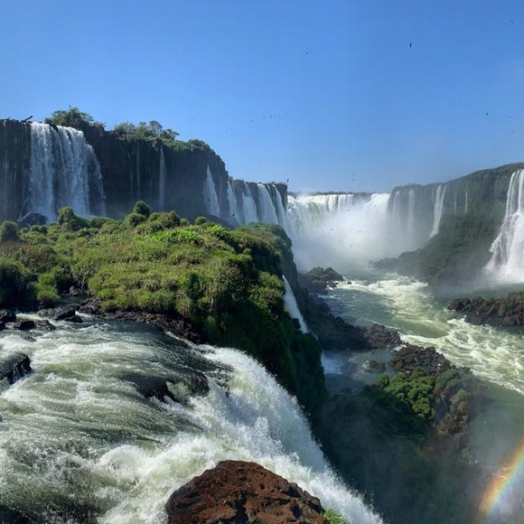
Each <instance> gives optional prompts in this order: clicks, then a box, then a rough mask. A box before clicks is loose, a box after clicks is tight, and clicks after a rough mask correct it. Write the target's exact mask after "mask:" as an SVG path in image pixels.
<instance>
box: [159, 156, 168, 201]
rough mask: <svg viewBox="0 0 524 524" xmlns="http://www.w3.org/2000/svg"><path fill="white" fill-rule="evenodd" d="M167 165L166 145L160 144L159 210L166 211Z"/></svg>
mask: <svg viewBox="0 0 524 524" xmlns="http://www.w3.org/2000/svg"><path fill="white" fill-rule="evenodd" d="M166 182H167V167H166V156H165V154H164V147H163V146H160V163H159V166H158V210H159V211H166Z"/></svg>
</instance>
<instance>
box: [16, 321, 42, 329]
mask: <svg viewBox="0 0 524 524" xmlns="http://www.w3.org/2000/svg"><path fill="white" fill-rule="evenodd" d="M13 327H14V328H15V329H19V330H20V331H30V330H31V329H35V327H36V323H35V321H34V320H20V322H16V323H15V324H14V325H13Z"/></svg>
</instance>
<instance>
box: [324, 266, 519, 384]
mask: <svg viewBox="0 0 524 524" xmlns="http://www.w3.org/2000/svg"><path fill="white" fill-rule="evenodd" d="M348 276H350V275H348ZM337 289H338V291H335V292H334V293H333V294H334V296H336V297H337V298H338V299H339V300H340V301H341V302H342V303H343V304H345V305H346V307H347V308H348V309H347V311H348V313H349V314H351V315H354V316H355V317H356V318H357V319H358V321H360V322H379V323H383V324H385V325H387V326H389V327H392V328H394V329H398V330H399V331H400V332H401V336H402V339H403V340H405V341H407V342H410V343H412V344H416V345H421V346H425V347H429V346H433V347H435V348H436V349H437V351H439V352H441V353H442V354H444V355H445V356H446V357H447V358H449V359H450V361H451V362H453V363H454V364H455V365H457V366H466V367H469V368H471V369H472V371H473V372H474V373H475V375H477V376H478V377H481V378H484V379H486V380H488V381H491V382H493V383H495V384H499V385H501V386H504V387H507V388H510V389H513V390H515V391H518V392H519V393H521V394H524V340H523V339H522V336H521V335H519V334H516V333H509V332H505V331H502V330H498V329H496V328H491V327H487V326H474V325H472V324H469V323H467V322H466V321H465V320H464V319H463V318H462V317H461V316H460V315H457V314H455V313H453V312H451V311H449V310H447V309H446V308H445V306H444V305H442V304H439V303H438V302H436V301H435V299H434V297H433V296H432V293H431V291H430V289H429V288H428V286H427V285H426V284H423V283H421V282H418V281H416V280H412V279H410V278H407V277H399V276H398V275H394V274H391V275H389V276H386V277H385V278H381V279H380V280H376V281H375V280H373V279H371V280H354V279H353V280H351V282H346V281H345V282H343V283H340V284H339V285H338V286H337Z"/></svg>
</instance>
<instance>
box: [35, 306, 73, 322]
mask: <svg viewBox="0 0 524 524" xmlns="http://www.w3.org/2000/svg"><path fill="white" fill-rule="evenodd" d="M38 315H39V316H41V317H49V318H50V319H52V320H69V319H71V318H73V317H75V316H76V308H75V307H73V306H65V307H56V308H51V309H41V310H39V311H38Z"/></svg>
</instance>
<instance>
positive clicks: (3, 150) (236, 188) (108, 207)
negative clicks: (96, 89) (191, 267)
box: [0, 120, 287, 225]
mask: <svg viewBox="0 0 524 524" xmlns="http://www.w3.org/2000/svg"><path fill="white" fill-rule="evenodd" d="M74 124H75V126H76V129H78V130H79V131H81V132H82V133H83V135H82V134H78V133H76V134H74V136H73V137H72V136H71V135H72V134H73V133H72V131H71V128H69V127H62V126H55V125H54V124H50V125H47V124H37V123H28V122H20V121H14V120H0V158H1V159H2V160H3V161H2V162H1V163H0V187H1V188H2V191H1V196H0V221H3V220H18V219H20V218H21V217H23V216H24V215H27V214H28V213H40V214H43V215H45V216H46V217H47V219H48V220H49V221H53V220H56V217H57V215H58V211H59V209H60V208H61V207H64V206H72V207H73V208H74V209H75V212H77V213H79V214H80V215H101V214H103V215H107V216H109V217H112V218H123V217H124V216H125V215H126V214H127V213H129V211H130V210H131V209H132V207H133V204H134V203H135V202H136V201H137V200H144V201H145V202H147V203H148V205H149V206H150V207H151V209H152V210H153V211H167V210H176V211H177V213H178V214H179V215H181V216H183V217H185V218H187V219H189V220H191V221H192V220H194V219H195V218H196V217H197V216H207V217H213V219H215V220H219V221H222V222H226V223H228V224H231V225H235V224H241V223H246V222H250V221H253V220H261V221H269V222H279V221H281V220H283V218H284V216H283V215H284V209H285V207H286V205H287V187H286V185H285V184H256V183H253V182H244V181H242V180H233V179H231V178H230V177H229V175H228V172H227V170H226V167H225V164H224V162H223V161H222V159H221V158H220V157H219V156H218V155H217V154H216V153H215V152H214V151H213V150H212V149H211V147H209V146H208V145H207V144H206V143H205V142H202V141H200V140H190V141H188V142H182V141H174V140H172V141H169V142H168V141H165V140H162V139H161V138H159V137H147V138H140V137H135V136H133V135H126V134H122V133H118V132H115V131H105V130H104V129H103V127H101V126H95V125H91V124H89V123H87V122H85V121H83V120H80V121H79V123H76V122H74ZM84 137H85V138H84ZM72 139H74V140H75V144H74V145H73V146H71V144H70V142H71V140H72ZM93 152H94V155H93ZM92 162H97V166H91V165H90V164H91V163H92ZM88 164H89V165H88ZM86 166H87V167H86ZM31 174H33V177H31ZM73 178H78V180H74V187H73V185H72V181H71V180H72V179H73ZM34 179H37V180H34ZM37 181H38V185H37ZM80 194H82V195H83V198H84V199H85V201H86V202H85V206H83V207H82V206H78V205H76V202H75V201H76V200H77V199H78V195H80ZM39 199H41V200H45V203H41V202H40V200H39ZM246 202H247V206H246ZM79 207H80V208H79ZM84 208H85V209H84Z"/></svg>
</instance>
